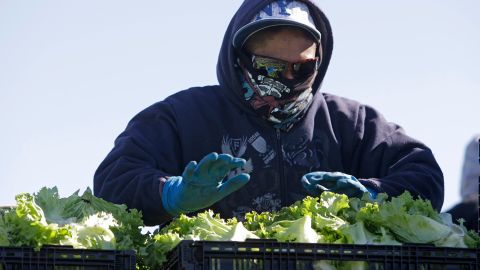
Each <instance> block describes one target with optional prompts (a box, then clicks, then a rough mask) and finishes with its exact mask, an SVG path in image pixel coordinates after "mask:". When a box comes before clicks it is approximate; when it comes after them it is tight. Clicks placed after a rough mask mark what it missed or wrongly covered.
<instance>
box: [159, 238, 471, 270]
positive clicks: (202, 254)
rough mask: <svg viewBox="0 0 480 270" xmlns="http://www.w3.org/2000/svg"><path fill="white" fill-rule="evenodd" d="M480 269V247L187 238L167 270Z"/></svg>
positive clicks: (177, 248)
mask: <svg viewBox="0 0 480 270" xmlns="http://www.w3.org/2000/svg"><path fill="white" fill-rule="evenodd" d="M347 262H350V263H352V262H356V263H357V265H356V267H357V268H354V267H353V266H351V265H350V266H349V265H343V267H344V268H341V267H340V268H330V269H475V270H479V269H480V266H479V265H480V249H463V248H437V247H432V246H426V245H402V246H387V245H344V244H303V243H280V242H275V241H268V240H267V241H258V240H257V241H252V242H250V241H247V242H219V241H191V240H184V241H182V242H181V243H180V244H179V245H178V246H177V247H176V248H175V249H174V250H173V251H172V252H171V253H170V256H169V261H168V263H167V264H166V265H165V267H164V269H212V270H213V269H215V270H220V269H221V270H228V269H235V270H240V269H245V270H247V269H248V270H249V269H259V270H260V269H265V270H267V269H289V270H290V269H295V270H297V269H298V270H299V269H302V270H303V269H309V270H310V269H327V267H328V266H332V265H334V264H336V263H340V264H345V263H347Z"/></svg>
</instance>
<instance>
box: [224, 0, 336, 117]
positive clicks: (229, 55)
mask: <svg viewBox="0 0 480 270" xmlns="http://www.w3.org/2000/svg"><path fill="white" fill-rule="evenodd" d="M297 1H300V2H303V3H305V4H306V5H307V6H308V7H309V10H310V15H311V16H312V18H313V21H314V23H315V26H316V28H317V29H318V31H320V33H321V35H322V40H321V47H322V63H321V65H320V68H319V70H318V74H317V76H316V78H315V81H314V83H313V87H312V89H313V93H314V95H319V92H320V91H319V89H320V86H321V84H322V81H323V78H324V77H325V73H326V72H327V68H328V65H329V63H330V58H331V55H332V49H333V38H332V30H331V27H330V23H329V21H328V19H327V17H326V16H325V14H323V12H322V11H321V10H320V8H319V7H318V6H317V5H315V4H314V3H313V2H312V1H307V0H297ZM271 2H274V0H245V1H244V2H243V4H242V5H241V6H240V8H239V9H238V10H237V12H236V13H235V15H234V16H233V18H232V20H231V21H230V24H229V25H228V28H227V31H226V32H225V36H224V38H223V43H222V47H221V49H220V54H219V57H218V63H217V78H218V82H219V83H220V86H221V87H222V88H223V89H225V91H226V93H225V94H226V95H227V96H228V97H229V98H230V99H231V100H232V101H233V102H234V103H235V104H238V105H240V106H241V107H242V108H244V109H245V111H246V112H249V113H254V111H253V110H252V109H250V107H249V104H248V103H247V102H246V101H245V99H244V97H243V96H242V91H241V82H240V80H239V78H238V75H237V71H236V68H235V65H236V54H235V49H234V47H233V43H232V42H233V37H234V35H235V33H236V32H237V30H238V29H240V28H241V27H243V26H244V25H246V24H247V23H249V22H250V21H252V19H253V17H254V16H255V15H256V14H257V13H258V12H259V11H260V10H261V9H263V8H264V7H265V6H266V5H268V4H270V3H271ZM319 50H320V48H319Z"/></svg>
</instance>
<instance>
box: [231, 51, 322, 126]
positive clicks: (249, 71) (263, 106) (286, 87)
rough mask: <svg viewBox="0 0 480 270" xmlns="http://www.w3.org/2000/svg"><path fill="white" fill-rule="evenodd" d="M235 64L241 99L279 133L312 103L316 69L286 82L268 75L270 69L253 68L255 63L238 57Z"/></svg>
mask: <svg viewBox="0 0 480 270" xmlns="http://www.w3.org/2000/svg"><path fill="white" fill-rule="evenodd" d="M238 63H239V74H240V80H241V82H242V88H243V91H244V93H243V94H244V97H245V99H246V100H247V101H248V102H249V103H250V105H251V106H252V108H253V109H254V110H255V111H256V112H257V113H258V114H259V115H261V116H262V117H263V118H264V119H266V120H268V121H270V122H272V123H273V125H274V127H275V128H279V129H281V130H283V131H288V130H290V129H291V128H292V127H293V125H294V124H295V123H296V122H298V121H299V120H301V119H302V117H303V116H304V115H305V113H306V111H307V109H308V108H309V107H310V104H311V103H312V100H313V93H312V84H313V81H314V80H315V76H316V75H317V72H316V69H315V70H313V71H312V72H311V74H303V76H298V77H295V78H294V79H286V78H283V77H282V76H277V75H275V76H274V75H272V72H271V70H272V69H268V68H266V69H258V68H255V62H253V61H248V60H247V58H245V57H241V59H240V58H239V60H238ZM268 71H270V72H268ZM268 75H270V76H268Z"/></svg>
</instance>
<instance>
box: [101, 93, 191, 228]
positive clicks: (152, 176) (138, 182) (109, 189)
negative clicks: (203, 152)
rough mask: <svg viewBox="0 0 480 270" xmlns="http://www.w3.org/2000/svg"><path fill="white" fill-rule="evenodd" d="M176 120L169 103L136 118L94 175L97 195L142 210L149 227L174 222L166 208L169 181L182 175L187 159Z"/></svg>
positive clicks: (154, 107)
mask: <svg viewBox="0 0 480 270" xmlns="http://www.w3.org/2000/svg"><path fill="white" fill-rule="evenodd" d="M181 153H182V151H181V147H180V143H179V140H178V135H177V130H176V125H175V117H174V113H173V111H172V109H171V106H170V105H169V104H168V103H165V102H160V103H157V104H155V105H153V106H151V107H149V108H147V109H145V110H144V111H142V112H141V113H139V114H138V115H136V116H135V117H134V118H133V119H132V120H131V121H130V122H129V124H128V126H127V128H126V129H125V131H124V132H122V133H121V134H120V135H119V136H118V138H117V139H116V140H115V146H114V148H113V149H112V150H111V152H110V153H109V154H108V155H107V157H106V158H105V160H104V161H103V162H102V163H101V164H100V166H99V167H98V169H97V170H96V172H95V175H94V193H95V195H96V196H99V197H101V198H103V199H105V200H107V201H111V202H114V203H122V204H126V205H127V206H128V207H129V208H136V209H138V210H141V211H142V213H143V218H144V221H145V224H147V225H154V224H161V223H163V222H166V221H168V220H170V219H171V216H170V215H169V214H168V213H167V212H166V211H165V209H164V208H163V207H162V199H161V196H160V194H161V192H162V188H163V184H164V182H165V181H166V178H167V177H168V176H170V175H181V173H182V170H183V167H184V165H185V164H183V160H182V157H181Z"/></svg>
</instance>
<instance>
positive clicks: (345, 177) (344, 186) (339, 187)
mask: <svg viewBox="0 0 480 270" xmlns="http://www.w3.org/2000/svg"><path fill="white" fill-rule="evenodd" d="M302 184H303V187H304V188H305V189H306V190H307V191H308V192H309V193H310V194H312V195H315V196H318V195H320V194H321V193H322V192H323V191H331V192H335V193H341V194H345V195H347V196H348V197H359V198H361V197H362V196H363V193H365V192H369V191H368V190H367V188H366V187H365V186H364V185H362V183H360V182H359V181H358V180H357V178H355V177H354V176H352V175H349V174H345V173H341V172H311V173H307V174H305V175H304V176H303V177H302Z"/></svg>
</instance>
